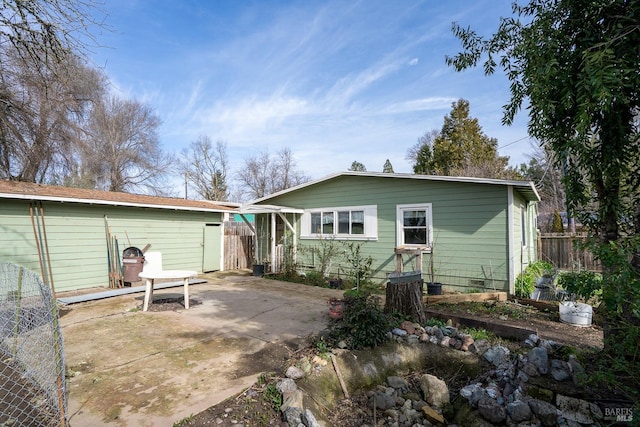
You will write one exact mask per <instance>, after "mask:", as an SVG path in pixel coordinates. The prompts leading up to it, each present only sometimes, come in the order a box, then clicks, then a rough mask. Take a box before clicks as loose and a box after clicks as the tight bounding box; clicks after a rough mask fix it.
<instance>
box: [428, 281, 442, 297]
mask: <svg viewBox="0 0 640 427" xmlns="http://www.w3.org/2000/svg"><path fill="white" fill-rule="evenodd" d="M427 294H429V295H442V283H438V282H430V283H427Z"/></svg>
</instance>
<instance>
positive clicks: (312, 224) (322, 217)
mask: <svg viewBox="0 0 640 427" xmlns="http://www.w3.org/2000/svg"><path fill="white" fill-rule="evenodd" d="M376 215H377V207H376V206H358V207H341V208H322V209H313V210H310V211H309V212H306V213H305V214H303V215H302V221H301V224H302V225H301V226H302V233H301V237H304V238H318V237H326V236H331V237H335V238H339V239H345V240H349V239H356V240H359V239H367V240H371V239H375V238H377V217H376Z"/></svg>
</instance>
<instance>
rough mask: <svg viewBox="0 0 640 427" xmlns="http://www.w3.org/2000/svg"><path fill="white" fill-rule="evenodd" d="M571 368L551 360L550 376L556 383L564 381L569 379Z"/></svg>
mask: <svg viewBox="0 0 640 427" xmlns="http://www.w3.org/2000/svg"><path fill="white" fill-rule="evenodd" d="M570 371H571V368H570V366H569V364H568V363H567V362H565V361H564V360H559V359H551V376H552V377H553V379H554V380H556V381H566V380H568V379H569V378H571V372H570Z"/></svg>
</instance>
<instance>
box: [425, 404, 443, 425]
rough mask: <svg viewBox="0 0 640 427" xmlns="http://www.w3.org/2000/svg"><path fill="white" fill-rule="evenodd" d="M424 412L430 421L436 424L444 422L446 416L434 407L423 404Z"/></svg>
mask: <svg viewBox="0 0 640 427" xmlns="http://www.w3.org/2000/svg"><path fill="white" fill-rule="evenodd" d="M422 413H423V414H424V416H425V418H426V419H427V420H428V421H429V422H430V423H434V424H437V425H439V424H444V417H443V416H442V414H440V413H439V412H437V411H436V410H435V409H433V408H432V407H430V406H428V405H426V406H423V407H422Z"/></svg>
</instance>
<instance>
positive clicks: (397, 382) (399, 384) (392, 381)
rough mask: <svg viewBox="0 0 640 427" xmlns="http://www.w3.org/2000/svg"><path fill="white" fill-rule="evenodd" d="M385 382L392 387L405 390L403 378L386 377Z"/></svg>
mask: <svg viewBox="0 0 640 427" xmlns="http://www.w3.org/2000/svg"><path fill="white" fill-rule="evenodd" d="M387 384H388V385H389V387H393V388H394V389H396V390H397V389H401V390H406V389H407V386H408V384H407V382H406V381H405V379H404V378H402V377H398V376H391V377H387Z"/></svg>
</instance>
